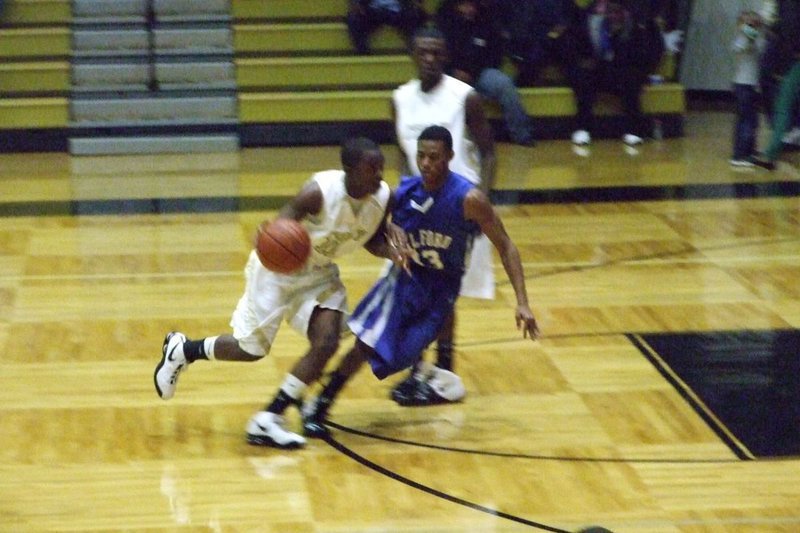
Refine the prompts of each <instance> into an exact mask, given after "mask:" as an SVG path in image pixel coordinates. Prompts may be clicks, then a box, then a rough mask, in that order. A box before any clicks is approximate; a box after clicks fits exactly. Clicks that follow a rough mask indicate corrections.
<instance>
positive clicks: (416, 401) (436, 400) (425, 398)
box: [395, 381, 454, 407]
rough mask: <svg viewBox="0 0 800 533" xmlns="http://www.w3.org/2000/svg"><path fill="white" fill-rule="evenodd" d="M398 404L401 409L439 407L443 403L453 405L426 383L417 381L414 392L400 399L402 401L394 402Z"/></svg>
mask: <svg viewBox="0 0 800 533" xmlns="http://www.w3.org/2000/svg"><path fill="white" fill-rule="evenodd" d="M395 401H396V402H397V403H398V404H400V405H402V406H403V407H422V406H426V405H439V404H443V403H454V402H452V401H451V400H448V399H447V398H445V397H444V396H440V395H439V393H437V392H436V390H434V388H433V387H431V386H430V385H429V384H428V382H427V381H417V387H416V389H415V390H414V392H413V394H411V395H409V396H407V397H405V398H402V401H400V400H395Z"/></svg>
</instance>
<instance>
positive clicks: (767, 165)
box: [753, 159, 775, 172]
mask: <svg viewBox="0 0 800 533" xmlns="http://www.w3.org/2000/svg"><path fill="white" fill-rule="evenodd" d="M753 164H754V165H755V166H757V167H761V168H764V169H766V170H769V171H770V172H772V171H773V170H775V163H774V162H772V161H767V160H766V159H753Z"/></svg>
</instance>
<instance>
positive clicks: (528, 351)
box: [0, 113, 800, 533]
mask: <svg viewBox="0 0 800 533" xmlns="http://www.w3.org/2000/svg"><path fill="white" fill-rule="evenodd" d="M730 128H731V117H730V115H726V114H722V113H702V114H697V113H692V114H690V115H689V116H688V118H687V128H686V129H687V132H686V133H687V135H686V137H685V138H682V139H673V140H667V141H663V142H651V143H648V144H646V145H644V146H642V147H641V149H640V150H638V153H628V152H626V151H625V150H624V149H623V146H622V144H621V142H618V141H601V142H596V143H595V144H594V145H593V146H592V147H591V153H590V154H588V155H587V154H584V155H583V156H582V155H578V154H576V153H573V151H572V147H571V145H570V144H569V143H568V142H565V141H559V142H542V143H540V144H539V145H538V146H537V147H535V148H519V147H513V146H510V145H501V146H500V153H499V157H500V173H499V175H500V183H499V188H500V189H502V190H503V192H501V193H500V194H498V198H499V199H500V200H501V201H503V202H504V203H506V204H507V205H502V206H501V207H499V210H500V211H501V213H502V215H503V217H504V220H505V222H506V225H507V228H508V231H509V232H510V234H511V235H512V237H513V238H514V240H515V241H516V243H517V245H518V246H519V248H520V250H521V253H522V258H523V261H524V265H525V269H526V274H527V280H528V289H529V293H530V296H531V301H532V304H533V308H534V311H535V312H536V313H537V315H538V317H539V320H540V323H541V328H542V331H543V334H544V337H543V338H542V340H541V341H539V342H537V343H531V342H530V341H527V340H522V339H521V338H520V336H519V335H518V333H517V331H516V330H515V327H514V321H513V311H512V307H511V302H512V301H513V297H512V291H511V290H510V289H509V286H508V283H507V282H506V281H505V276H504V273H503V272H502V268H501V267H500V265H499V263H497V264H496V266H495V269H496V273H497V277H498V280H499V295H498V298H497V300H496V301H492V302H476V301H470V300H462V301H461V302H460V303H459V324H458V341H459V344H458V357H457V370H458V372H459V373H460V374H461V375H462V376H463V378H464V380H465V384H466V387H467V390H468V396H467V398H466V399H465V401H464V402H463V403H460V404H457V405H447V406H439V407H429V408H413V409H409V408H400V407H398V406H396V405H395V404H394V403H393V402H391V401H390V400H389V399H388V393H389V390H390V388H391V386H392V385H393V383H395V382H396V381H397V379H396V378H395V379H389V380H387V381H386V382H378V381H377V380H375V379H374V378H373V377H372V376H371V375H370V374H369V373H368V372H366V371H365V372H363V373H362V374H360V375H359V376H358V377H357V378H356V380H355V381H354V382H353V383H352V384H350V386H349V387H348V388H347V389H346V390H345V392H344V393H343V395H342V397H341V400H340V402H339V403H338V404H337V405H336V407H335V409H334V411H333V416H332V421H333V423H334V429H333V438H334V440H333V441H332V442H331V443H325V442H318V441H313V442H311V443H310V444H309V446H308V447H307V448H306V449H304V450H301V451H294V452H285V451H279V450H274V449H262V448H257V447H251V446H248V445H247V444H246V443H245V441H244V432H243V429H244V424H245V422H246V421H247V419H248V417H249V416H250V415H251V414H252V413H253V412H254V411H255V410H257V409H259V408H261V407H262V406H263V404H264V403H265V402H266V401H267V400H268V399H269V398H271V396H272V395H273V393H274V392H275V390H276V387H277V386H278V385H279V382H280V380H281V379H282V377H283V375H284V373H285V372H286V370H287V369H288V368H289V367H290V366H291V364H292V363H293V362H294V361H295V360H296V358H297V357H298V356H299V355H300V354H301V353H302V352H303V350H304V340H303V339H302V338H301V337H300V336H298V335H296V334H295V333H294V332H292V331H291V330H290V329H289V328H288V327H287V328H284V329H283V330H282V331H281V333H280V334H279V337H278V342H277V345H276V346H275V348H274V351H273V353H272V354H271V355H270V356H269V357H267V358H265V359H264V360H262V361H260V362H257V363H253V364H232V363H228V364H225V363H198V364H196V365H193V366H192V368H190V369H189V371H188V372H187V373H186V374H184V375H183V376H182V377H181V382H180V386H179V388H178V393H177V395H176V397H175V398H174V399H173V400H171V401H169V402H163V401H161V400H160V399H158V398H157V396H156V394H155V392H154V390H153V385H152V372H153V367H154V365H155V364H156V362H157V361H158V359H159V356H160V350H161V342H162V338H163V336H164V334H165V333H166V332H167V331H169V330H171V329H173V328H175V329H180V330H181V331H184V332H186V333H187V334H188V335H189V336H191V337H201V336H205V335H210V334H217V333H222V332H227V331H228V318H229V315H230V312H231V311H232V309H233V307H234V306H235V304H236V301H237V299H238V297H239V295H240V291H241V289H242V283H243V281H242V274H241V271H242V266H243V264H244V261H245V257H246V254H247V252H248V246H249V245H248V243H249V238H250V236H251V234H252V232H253V230H254V228H255V226H256V224H257V223H258V222H259V221H260V220H262V219H264V218H267V217H270V216H272V215H273V214H274V209H275V208H276V207H277V206H279V205H280V204H281V203H282V202H283V201H284V200H285V199H286V198H287V197H288V196H289V195H290V194H292V193H293V192H294V191H295V190H296V189H297V188H298V187H299V185H300V184H301V182H302V181H303V180H304V179H305V178H306V177H307V176H308V175H309V174H310V173H311V172H313V171H315V170H320V169H325V168H331V167H337V166H338V161H337V156H338V150H337V148H336V147H324V148H294V149H292V148H274V149H253V150H244V151H242V152H241V153H239V154H233V155H192V156H160V157H103V158H70V157H69V156H67V155H65V154H17V155H13V154H12V155H9V154H5V155H0V199H1V200H0V530H3V531H15V532H16V531H145V530H152V531H177V530H181V531H183V530H186V531H195V530H196V531H265V532H275V533H278V532H281V533H282V532H300V533H303V532H354V531H359V532H475V531H486V532H490V531H491V532H496V531H504V532H505V531H537V530H545V531H557V532H563V531H575V530H577V529H579V528H582V527H585V526H588V525H592V524H596V525H602V526H604V527H606V528H608V529H610V530H612V531H615V532H625V533H627V532H659V533H677V532H682V533H700V532H753V533H756V532H758V533H763V532H796V531H800V483H798V479H800V460H798V458H800V415H798V411H800V408H799V407H798V406H800V392H798V391H800V385H798V378H797V376H798V375H800V368H798V366H800V365H799V364H798V358H800V355H798V351H799V350H800V348H798V346H800V336H799V335H798V334H797V330H798V329H800V288H798V287H800V203H799V201H798V197H799V196H800V182H799V181H798V177H800V174H798V171H797V164H798V159H800V158H798V157H797V156H796V155H794V154H786V155H785V156H784V159H783V161H784V162H783V163H782V164H781V166H780V168H779V170H778V171H777V172H774V173H767V172H765V171H762V170H757V171H753V170H751V171H734V170H731V169H730V168H729V167H728V164H727V159H728V157H729V146H730ZM386 153H387V160H388V165H387V176H386V177H387V179H388V180H389V181H390V182H392V183H395V182H396V180H397V175H396V172H394V171H393V170H392V169H393V168H395V161H396V160H397V159H396V157H397V156H396V153H395V151H394V149H393V148H392V147H387V148H386ZM379 268H380V261H378V260H376V259H374V258H371V257H370V256H369V255H367V254H366V253H363V254H357V255H356V256H354V257H351V258H348V259H346V260H345V261H343V262H342V273H343V278H344V280H345V282H346V284H347V285H348V287H349V290H350V297H351V304H352V303H354V302H355V301H357V300H358V298H359V296H360V295H361V294H363V293H364V291H365V290H366V289H367V288H368V287H369V285H370V284H371V282H372V281H373V280H374V279H375V277H376V276H377V274H378V271H379ZM349 345H350V340H345V341H344V342H343V348H347V347H348V346H349ZM298 422H299V420H298V417H297V414H296V413H295V412H291V413H290V415H289V423H290V425H291V427H293V428H298Z"/></svg>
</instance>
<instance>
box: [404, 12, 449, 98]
mask: <svg viewBox="0 0 800 533" xmlns="http://www.w3.org/2000/svg"><path fill="white" fill-rule="evenodd" d="M411 55H412V58H413V59H414V64H415V65H416V66H417V76H419V79H420V81H421V82H422V86H423V89H427V88H429V87H433V86H434V85H436V84H437V83H439V80H440V79H441V78H442V74H444V66H445V63H447V44H446V41H445V37H444V34H443V33H442V32H441V30H439V29H438V28H436V27H435V26H423V27H422V28H420V29H419V30H417V32H416V33H415V34H414V38H413V39H412V44H411Z"/></svg>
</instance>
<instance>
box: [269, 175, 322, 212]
mask: <svg viewBox="0 0 800 533" xmlns="http://www.w3.org/2000/svg"><path fill="white" fill-rule="evenodd" d="M322 202H323V200H322V190H321V189H320V188H319V184H318V183H317V182H316V181H314V180H313V179H312V180H309V181H308V182H307V183H306V184H305V185H303V188H302V189H300V191H299V192H298V193H297V194H296V195H295V197H294V198H292V199H291V200H289V201H288V202H287V203H286V205H284V206H283V207H282V208H281V210H280V211H279V212H278V218H293V219H295V220H302V219H303V218H305V217H306V216H308V215H316V214H319V212H320V211H322Z"/></svg>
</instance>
